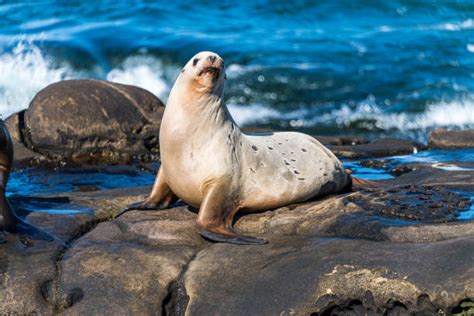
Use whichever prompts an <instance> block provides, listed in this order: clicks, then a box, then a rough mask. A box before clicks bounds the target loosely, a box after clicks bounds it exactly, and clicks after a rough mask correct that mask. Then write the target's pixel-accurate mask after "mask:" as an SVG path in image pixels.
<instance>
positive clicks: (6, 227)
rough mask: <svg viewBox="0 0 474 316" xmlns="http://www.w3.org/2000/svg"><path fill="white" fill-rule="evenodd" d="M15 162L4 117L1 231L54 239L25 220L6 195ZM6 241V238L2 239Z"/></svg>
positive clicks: (0, 149) (0, 129) (1, 128)
mask: <svg viewBox="0 0 474 316" xmlns="http://www.w3.org/2000/svg"><path fill="white" fill-rule="evenodd" d="M12 162H13V142H12V139H11V137H10V133H9V132H8V129H7V127H6V126H5V124H4V122H3V120H2V119H0V232H2V233H3V232H4V231H7V232H10V233H18V234H19V235H21V236H22V238H23V240H24V237H28V238H33V239H41V240H47V241H52V240H54V237H52V236H51V235H49V234H48V233H46V232H44V231H42V230H40V229H38V228H36V227H35V226H33V225H31V224H29V223H27V222H25V221H24V220H22V219H21V218H20V217H18V216H17V215H16V214H15V211H14V210H13V208H12V207H11V205H10V203H9V202H8V200H7V197H6V196H5V191H6V187H7V182H8V177H9V176H10V170H11V165H12ZM2 241H4V239H3V240H2Z"/></svg>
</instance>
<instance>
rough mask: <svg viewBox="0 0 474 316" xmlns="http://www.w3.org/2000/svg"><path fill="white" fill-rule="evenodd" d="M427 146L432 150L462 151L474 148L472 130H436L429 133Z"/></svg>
mask: <svg viewBox="0 0 474 316" xmlns="http://www.w3.org/2000/svg"><path fill="white" fill-rule="evenodd" d="M428 146H429V147H430V148H433V149H463V148H468V147H474V129H468V130H464V131H448V130H446V129H443V128H437V129H435V130H434V131H432V132H431V134H430V137H429V140H428Z"/></svg>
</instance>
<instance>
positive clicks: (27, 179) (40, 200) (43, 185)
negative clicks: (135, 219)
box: [7, 166, 157, 214]
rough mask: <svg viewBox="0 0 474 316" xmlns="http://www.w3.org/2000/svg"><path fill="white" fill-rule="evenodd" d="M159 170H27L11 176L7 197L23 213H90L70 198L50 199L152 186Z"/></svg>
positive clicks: (118, 167) (135, 167) (82, 168)
mask: <svg viewBox="0 0 474 316" xmlns="http://www.w3.org/2000/svg"><path fill="white" fill-rule="evenodd" d="M156 169H157V166H152V167H151V169H149V170H147V171H144V170H142V169H141V168H139V167H138V166H109V167H81V168H79V167H67V168H57V169H44V168H26V169H22V170H18V171H14V172H12V173H11V176H10V180H9V182H8V187H7V196H8V197H9V199H10V201H11V203H12V204H13V206H14V208H15V209H16V210H17V211H18V212H19V213H20V214H27V213H31V212H47V213H51V214H77V213H87V212H91V211H92V209H90V208H84V207H81V206H79V205H74V204H71V203H69V199H68V198H66V197H50V196H51V195H57V194H61V193H68V192H92V191H99V190H110V189H119V188H128V187H139V186H147V185H152V184H153V181H154V179H155V174H156ZM39 195H47V197H44V196H39Z"/></svg>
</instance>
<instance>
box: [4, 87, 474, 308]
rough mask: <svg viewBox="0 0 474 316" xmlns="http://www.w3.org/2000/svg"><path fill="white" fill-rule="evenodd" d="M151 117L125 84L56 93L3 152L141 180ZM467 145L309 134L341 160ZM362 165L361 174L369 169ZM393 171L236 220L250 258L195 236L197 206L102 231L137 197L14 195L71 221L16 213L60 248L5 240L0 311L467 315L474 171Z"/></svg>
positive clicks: (37, 103)
mask: <svg viewBox="0 0 474 316" xmlns="http://www.w3.org/2000/svg"><path fill="white" fill-rule="evenodd" d="M162 112H163V104H162V102H161V101H160V100H158V99H157V98H155V97H154V96H153V95H151V94H150V93H148V92H147V91H145V90H142V89H139V88H136V87H131V86H124V85H118V84H112V83H108V82H100V81H84V80H79V81H64V82H61V83H57V84H53V85H51V86H49V87H47V88H45V89H44V90H42V91H41V92H40V93H38V95H37V96H36V97H35V98H34V99H33V100H32V102H31V104H30V106H29V108H28V109H27V110H25V111H23V112H20V113H17V114H14V115H12V116H11V117H9V118H8V119H7V120H6V124H7V126H8V128H9V131H10V133H11V134H12V138H13V139H14V142H15V165H14V166H15V168H16V169H17V170H21V169H22V168H26V167H28V166H30V167H31V168H38V166H46V167H48V166H49V167H51V166H53V167H59V168H63V167H64V166H65V165H66V166H69V165H76V166H82V167H85V166H87V165H90V164H99V165H103V166H104V167H103V168H104V169H107V168H111V167H107V165H113V164H123V165H125V166H124V167H123V170H124V172H126V170H127V168H129V169H130V170H131V169H133V168H135V167H134V164H136V163H141V164H142V166H144V167H146V168H149V169H150V171H151V172H154V171H155V170H156V168H155V167H154V166H151V165H150V164H148V163H149V162H152V161H157V160H158V157H159V148H158V138H157V135H158V128H159V123H160V118H161V114H162ZM104 122H108V123H107V124H104ZM254 130H255V129H254ZM250 131H252V130H250ZM472 135H473V131H472V130H467V131H445V130H436V131H434V132H433V133H432V134H431V135H430V138H429V143H428V144H427V145H423V144H418V143H414V142H412V141H407V140H399V139H378V140H375V141H372V142H369V141H368V140H365V139H362V138H355V137H349V136H348V137H328V136H316V138H318V139H319V140H320V141H321V142H322V143H324V144H325V145H327V146H328V147H329V148H330V149H331V150H333V151H334V152H335V153H336V154H337V155H338V156H339V157H341V158H350V159H365V160H364V161H365V162H366V163H367V161H370V159H369V158H376V157H387V156H393V155H400V154H412V153H413V152H419V151H422V150H426V149H428V148H436V149H440V148H441V149H459V148H468V147H474V137H473V136H472ZM374 161H375V162H372V166H374V164H376V165H375V167H376V168H377V167H381V166H380V161H378V160H374ZM367 164H368V166H369V167H370V163H367ZM377 164H378V165H377ZM383 167H384V166H382V168H383ZM398 170H399V172H398V173H396V177H394V178H393V179H388V180H383V181H381V183H383V189H382V188H381V189H377V190H375V189H368V190H360V191H357V192H352V193H346V194H338V195H334V196H329V197H327V198H324V199H320V200H316V201H311V202H307V203H302V204H298V205H290V206H287V207H283V208H280V209H277V210H273V211H267V212H262V213H259V214H252V215H245V216H241V217H240V218H238V219H237V221H236V224H235V227H236V229H237V230H238V231H239V232H241V233H246V234H250V235H253V236H258V237H262V238H265V239H267V240H268V241H269V244H268V245H263V246H236V245H229V244H216V243H211V242H208V241H206V240H204V239H203V238H202V237H201V236H200V235H199V234H198V232H197V231H196V229H195V217H196V210H194V209H192V208H189V207H188V206H185V205H177V206H176V207H174V208H172V209H167V210H162V211H141V212H140V211H131V212H129V213H126V214H125V215H123V216H121V217H119V218H117V219H113V217H114V215H116V214H117V213H118V212H120V210H122V209H123V208H124V207H125V206H126V205H128V204H129V203H132V202H136V201H139V200H142V199H143V198H144V197H145V195H146V194H147V193H148V191H149V190H150V188H149V187H131V188H119V189H110V190H98V191H97V190H90V191H87V190H85V191H72V192H65V193H58V194H48V195H47V194H42V195H30V196H13V197H11V198H10V200H11V202H12V204H13V206H14V207H16V208H22V206H24V204H28V203H40V202H44V203H49V204H50V205H55V204H57V205H60V206H61V207H62V208H66V209H67V208H70V209H79V210H83V211H82V212H76V213H69V214H61V213H58V214H54V213H47V212H32V213H25V214H26V215H27V220H28V221H30V222H32V223H33V224H35V225H36V226H38V227H40V228H42V229H44V230H46V231H48V232H50V233H51V234H53V235H54V236H56V237H58V238H59V239H60V240H62V241H63V242H64V244H62V243H60V242H49V243H48V242H44V241H28V240H22V239H19V238H18V237H17V236H15V235H10V234H7V236H6V237H7V242H6V243H4V244H0V281H1V282H0V314H3V313H5V314H9V313H18V314H29V313H37V314H64V315H77V314H110V315H130V314H145V315H148V314H153V315H155V314H161V315H184V314H187V315H202V314H206V315H208V314H214V315H222V314H227V315H379V314H386V315H405V314H406V315H408V314H410V313H417V314H419V315H432V314H436V313H439V314H441V313H444V314H450V313H452V314H458V315H468V313H471V312H474V303H473V301H474V266H473V264H472V262H474V221H472V220H464V221H460V220H458V219H457V218H456V216H457V215H459V213H460V212H466V211H467V210H468V209H470V207H471V202H470V200H469V198H466V196H465V195H463V194H460V193H459V192H470V194H471V196H472V194H474V163H473V162H463V164H462V168H461V169H459V168H458V169H456V168H454V169H449V170H445V169H439V168H435V167H433V166H432V165H431V164H427V163H426V164H424V163H419V164H417V165H416V167H413V166H410V165H403V166H399V167H398ZM79 172H80V171H79ZM394 174H395V173H394ZM46 181H47V180H46ZM463 313H464V314H463Z"/></svg>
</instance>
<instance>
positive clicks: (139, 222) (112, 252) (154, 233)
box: [56, 208, 207, 315]
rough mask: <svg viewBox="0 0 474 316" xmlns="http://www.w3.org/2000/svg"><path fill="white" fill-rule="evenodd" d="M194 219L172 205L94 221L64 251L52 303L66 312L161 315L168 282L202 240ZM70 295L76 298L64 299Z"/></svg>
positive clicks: (182, 266) (179, 272) (193, 253)
mask: <svg viewBox="0 0 474 316" xmlns="http://www.w3.org/2000/svg"><path fill="white" fill-rule="evenodd" d="M195 218H196V215H195V214H194V213H191V212H189V211H187V210H186V208H177V209H172V210H167V211H163V212H138V211H137V212H129V213H126V214H125V215H123V216H122V217H120V218H119V219H116V220H114V221H111V222H106V223H102V224H99V225H98V226H97V228H96V229H94V230H93V231H91V232H90V233H88V234H86V235H84V236H83V237H81V238H80V239H79V240H77V241H76V242H75V243H74V245H73V247H72V248H71V249H70V250H69V251H68V252H67V253H66V254H65V257H64V259H63V260H62V262H61V273H60V275H59V282H58V284H59V293H60V295H59V296H56V300H57V301H56V304H57V305H59V306H62V308H60V310H64V309H65V314H66V315H80V314H97V315H99V314H110V315H131V314H135V315H151V314H158V315H162V314H164V310H163V308H164V304H163V302H164V301H165V299H166V298H167V296H168V292H169V288H170V285H171V284H172V283H173V282H176V281H177V279H178V277H179V276H180V275H181V271H182V270H183V269H184V268H185V266H186V265H187V264H188V262H189V261H190V260H191V259H192V258H193V257H194V255H195V254H196V253H197V252H198V251H199V250H200V249H201V248H202V247H203V246H204V245H205V244H206V243H207V242H206V241H204V240H203V239H202V238H201V236H200V235H199V234H198V233H197V231H196V230H195V229H194V222H195ZM77 293H79V295H78V294H77ZM71 295H76V297H77V299H76V300H75V301H74V302H73V304H68V299H67V298H68V297H70V296H71ZM58 298H59V301H58ZM65 298H66V299H65ZM58 303H59V304H58ZM66 308H67V309H66Z"/></svg>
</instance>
